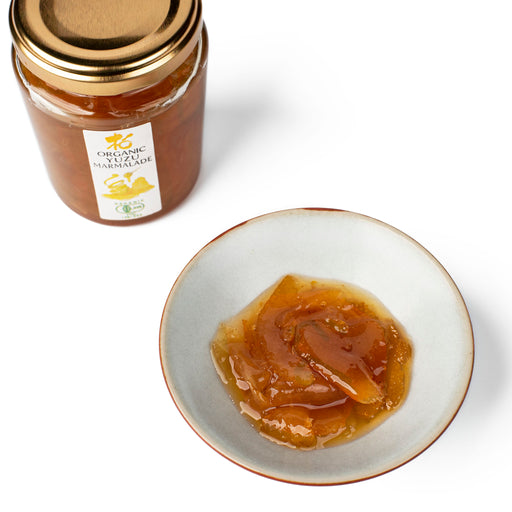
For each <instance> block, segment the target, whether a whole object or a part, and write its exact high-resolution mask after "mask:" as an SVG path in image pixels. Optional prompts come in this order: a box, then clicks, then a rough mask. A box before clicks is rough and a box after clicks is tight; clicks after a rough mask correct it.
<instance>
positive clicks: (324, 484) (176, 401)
mask: <svg viewBox="0 0 512 512" xmlns="http://www.w3.org/2000/svg"><path fill="white" fill-rule="evenodd" d="M304 211H306V212H308V211H317V212H324V213H329V212H331V213H336V214H350V215H354V216H356V217H359V218H363V219H365V220H368V221H370V222H373V223H377V224H380V225H381V226H383V227H385V228H387V229H390V230H391V231H394V232H395V233H396V234H398V235H399V236H401V237H404V238H406V239H407V240H409V241H410V242H412V243H413V244H414V245H415V246H416V247H417V248H419V249H420V250H421V251H422V252H423V253H424V254H425V255H426V256H428V257H429V258H430V259H431V260H432V262H433V263H434V264H435V265H436V266H437V267H438V268H439V270H441V272H442V273H444V274H445V277H446V278H447V280H448V282H449V283H450V285H451V286H452V287H453V289H454V290H455V292H456V294H457V295H458V299H459V300H460V304H461V305H462V306H463V308H464V312H465V316H466V318H467V321H468V325H469V331H468V334H469V337H468V339H469V340H470V342H471V343H470V346H471V365H470V368H469V373H468V377H467V383H466V385H465V390H464V393H463V394H462V396H461V398H460V401H459V403H458V405H457V407H455V408H454V410H453V413H452V415H451V416H450V417H449V419H448V420H447V421H446V423H445V425H444V427H443V428H442V429H441V430H440V431H439V433H438V434H437V435H436V436H435V437H433V438H432V439H431V440H430V441H429V442H428V443H427V444H426V445H425V446H424V447H423V448H422V449H420V450H418V451H417V452H416V453H414V454H413V455H411V456H409V457H408V458H406V459H405V460H403V461H402V462H400V463H397V464H395V465H393V466H392V467H390V468H387V469H385V470H381V471H376V472H370V473H369V474H368V475H366V476H364V477H360V478H354V479H341V480H339V481H332V482H331V481H330V482H309V481H300V480H299V479H297V480H290V479H287V478H283V477H279V476H276V475H273V474H269V473H265V472H263V471H258V470H256V469H254V468H252V467H250V466H249V465H244V464H243V463H242V462H240V461H237V460H235V459H234V458H232V457H230V456H229V455H227V454H226V453H224V452H223V451H222V449H220V448H218V447H216V446H215V445H214V444H213V443H211V442H209V441H208V440H207V439H206V438H205V437H204V436H203V435H202V434H201V432H200V431H199V429H198V428H196V427H195V426H194V424H193V422H192V421H191V420H189V418H188V417H187V415H186V413H185V412H184V411H183V410H182V407H180V400H179V399H178V397H177V396H176V394H175V392H174V390H173V386H172V385H171V384H170V382H169V380H170V379H169V378H168V376H167V374H166V370H165V366H164V357H163V341H164V336H163V330H164V329H163V326H164V322H165V317H166V313H167V309H168V305H169V304H170V301H171V300H172V298H173V296H174V293H175V291H176V289H177V287H178V285H179V283H180V281H181V279H182V278H183V276H184V275H185V274H186V273H187V272H188V270H189V268H190V267H191V266H192V263H193V262H195V261H196V260H197V259H198V258H199V257H200V256H201V254H202V253H203V252H204V251H206V250H207V248H208V247H209V246H210V245H212V244H214V243H215V242H216V241H218V240H219V239H221V238H223V237H224V236H225V235H227V234H228V233H230V232H232V231H234V230H237V229H240V228H242V227H243V226H245V225H246V224H249V223H252V222H255V221H258V220H261V219H263V218H265V217H270V216H277V215H284V214H294V213H300V212H304ZM159 356H160V366H161V370H162V374H163V377H164V380H165V384H166V386H167V389H168V391H169V394H170V395H171V399H172V401H173V402H174V405H175V406H176V408H177V409H178V412H179V413H180V415H181V416H182V418H183V419H184V420H185V422H186V423H187V424H188V426H189V427H190V428H191V429H192V430H193V431H194V432H195V433H196V435H197V436H199V438H200V439H201V440H202V441H203V442H205V443H206V444H207V445H208V446H209V447H210V448H211V449H212V450H214V451H215V452H217V453H218V454H219V455H221V456H222V457H224V458H225V459H227V460H229V461H230V462H232V463H233V464H236V465H237V466H239V467H241V468H243V469H245V470H247V471H249V472H251V473H254V474H256V475H259V476H262V477H265V478H269V479H271V480H275V481H278V482H283V483H288V484H294V485H304V486H312V487H327V486H334V485H347V484H353V483H357V482H363V481H366V480H370V479H373V478H376V477H378V476H382V475H385V474H387V473H390V472H391V471H394V470H396V469H398V468H400V467H402V466H404V465H406V464H408V463H409V462H411V461H412V460H414V459H416V457H418V456H420V455H421V454H422V453H424V452H425V451H426V450H428V449H429V448H430V447H431V446H432V445H433V444H434V443H435V442H436V441H437V440H438V439H439V438H440V437H441V436H442V435H443V434H444V433H445V432H446V430H447V429H448V427H449V426H450V425H451V424H452V422H453V420H454V419H455V417H456V416H457V414H458V413H459V411H460V409H461V407H462V404H463V403H464V401H465V399H466V397H467V394H468V391H469V388H470V385H471V381H472V377H473V371H474V366H475V336H474V330H473V325H472V322H471V316H470V314H469V310H468V308H467V305H466V302H465V300H464V297H463V296H462V293H461V292H460V290H459V288H458V286H457V284H456V283H455V281H454V280H453V278H452V277H451V275H450V274H449V272H448V271H447V270H446V268H445V267H444V266H443V265H442V264H441V263H440V262H439V260H438V259H437V258H436V257H435V256H434V255H433V254H432V253H431V252H430V251H428V250H427V249H426V248H425V247H424V246H423V245H421V244H420V243H419V242H417V241H416V240H415V239H414V238H412V237H411V236H409V235H408V234H406V233H404V232H403V231H401V230H400V229H398V228H396V227H394V226H392V225H390V224H388V223H386V222H384V221H381V220H379V219H376V218H374V217H371V216H369V215H365V214H361V213H357V212H354V211H350V210H343V209H336V208H328V207H299V208H289V209H282V210H275V211H272V212H268V213H263V214H261V215H257V216H254V217H251V218H249V219H247V220H244V221H242V222H240V223H238V224H235V225H234V226H232V227H230V228H228V229H226V230H225V231H223V232H221V233H220V234H219V235H217V236H216V237H214V238H213V239H211V240H210V241H209V242H208V243H206V244H205V245H204V246H203V247H201V248H200V249H199V250H198V251H197V252H196V253H195V254H194V255H193V256H192V258H190V260H189V261H188V263H187V264H186V265H185V266H184V267H183V269H182V270H181V271H180V273H179V274H178V276H177V277H176V279H175V281H174V283H173V285H172V287H171V289H170V291H169V294H168V296H167V299H166V301H165V304H164V308H163V311H162V315H161V319H160V330H159Z"/></svg>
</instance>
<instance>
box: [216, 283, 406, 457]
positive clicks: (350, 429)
mask: <svg viewBox="0 0 512 512" xmlns="http://www.w3.org/2000/svg"><path fill="white" fill-rule="evenodd" d="M211 354H212V359H213V362H214V364H215V368H216V370H217V373H218V374H219V377H220V378H221V380H222V382H223V383H224V384H225V386H226V388H227V390H228V393H229V395H230V396H231V398H232V400H233V401H234V402H235V404H236V405H237V406H238V407H239V409H240V411H241V413H243V414H244V416H245V417H246V418H248V420H249V421H250V422H251V423H252V424H253V425H254V426H255V428H256V429H257V430H258V431H259V433H260V434H262V435H263V436H264V437H266V438H268V439H270V440H271V441H274V442H276V443H278V444H282V445H286V446H289V447H291V448H299V449H303V450H308V449H315V448H323V447H327V446H331V445H334V444H338V443H342V442H346V441H349V440H352V439H355V438H356V437H359V436H361V435H362V434H364V433H366V432H368V431H369V430H370V429H372V428H374V427H375V426H377V425H378V424H379V423H381V422H382V421H383V420H384V419H385V418H386V417H387V416H388V415H389V414H390V413H392V412H393V411H395V410H396V409H397V408H398V407H399V406H400V405H401V404H402V403H403V401H404V399H405V397H406V394H407V390H408V387H409V382H410V373H411V363H412V346H411V343H410V341H409V339H408V338H407V335H406V333H405V332H404V329H403V328H402V327H401V326H400V325H399V323H398V322H397V321H396V320H395V319H394V318H393V317H392V316H391V314H390V313H389V312H388V311H387V310H386V308H385V307H384V306H383V305H382V304H381V303H380V302H379V301H378V300H377V299H376V298H375V297H373V296H372V295H370V294H369V293H367V292H364V291H363V290H361V289H359V288H356V287H354V286H351V285H348V284H345V283H340V282H335V281H325V280H323V281H322V280H316V279H311V278H305V277H299V276H294V275H287V276H285V277H284V278H282V279H281V280H280V281H279V282H278V283H276V284H275V285H274V286H272V287H271V288H270V289H269V290H267V291H266V292H264V293H263V294H262V295H261V296H260V297H258V298H257V299H255V300H254V301H253V302H252V303H251V304H250V305H249V306H248V307H246V308H245V309H244V310H243V311H241V312H240V313H239V314H237V315H236V316H235V317H233V318H232V319H230V320H229V321H226V322H223V323H222V324H221V325H220V326H219V328H218V331H217V333H216V335H215V337H214V339H213V341H212V344H211Z"/></svg>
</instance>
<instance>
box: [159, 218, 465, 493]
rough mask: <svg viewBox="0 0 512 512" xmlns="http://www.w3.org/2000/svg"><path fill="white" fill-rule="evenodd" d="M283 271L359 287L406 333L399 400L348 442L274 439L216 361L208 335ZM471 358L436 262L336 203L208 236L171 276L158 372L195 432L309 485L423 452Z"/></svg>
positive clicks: (280, 476)
mask: <svg viewBox="0 0 512 512" xmlns="http://www.w3.org/2000/svg"><path fill="white" fill-rule="evenodd" d="M289 273H292V274H301V275H306V276H311V277H316V278H325V279H337V280H340V281H345V282H349V283H352V284H355V285H357V286H359V287H361V288H364V289H366V290H367V291H369V292H371V293H372V294H373V295H375V296H376V297H377V298H379V299H380V300H381V302H383V303H384V305H385V306H386V307H387V308H388V309H389V310H390V312H391V314H392V315H393V316H394V317H395V318H396V319H398V321H399V322H400V323H401V324H402V325H403V327H404V328H405V329H406V331H407V333H408V334H409V336H410V338H411V340H412V344H413V348H414V360H413V366H412V379H411V385H410V389H409V394H408V396H407V398H406V400H405V402H404V403H403V405H402V406H401V407H400V408H399V409H398V410H397V411H396V412H395V413H394V414H393V415H391V416H390V417H389V418H387V419H386V420H385V421H384V422H383V423H382V424H380V425H379V426H378V427H376V428H375V429H374V430H372V431H371V432H369V433H368V434H366V435H364V436H362V437H360V438H358V439H356V440H354V441H351V442H348V443H345V444H341V445H338V446H334V447H330V448H325V449H320V450H313V451H300V450H294V449H290V448H288V447H285V446H279V445H277V444H275V443H272V442H270V441H269V440H267V439H265V438H264V437H262V436H261V435H260V434H259V433H258V432H257V431H256V430H255V429H254V428H253V427H252V426H251V425H250V424H249V422H248V421H247V420H246V419H245V418H244V417H243V416H242V415H241V414H240V413H239V411H238V409H237V408H236V407H235V405H234V404H233V403H232V401H231V400H230V398H229V396H228V394H227V393H226V390H225V389H224V387H223V385H222V383H221V381H220V380H219V377H218V376H217V373H216V371H215V368H214V366H213V363H212V360H211V357H210V342H211V340H212V338H213V336H214V334H215V332H216V330H217V327H218V325H219V323H220V322H221V321H224V320H227V319H229V318H230V317H232V316H233V315H234V314H236V313H238V312H239V311H240V310H242V309H243V308H244V307H245V306H246V305H247V304H249V303H250V302H251V301H252V300H253V299H254V298H255V297H256V296H258V295H259V294H260V293H261V292H262V291H264V290H265V289H266V288H268V287H269V286H271V285H272V284H274V283H275V282H276V281H277V280H278V279H279V278H281V277H282V276H284V275H285V274H289ZM473 354H474V343H473V335H472V328H471V322H470V318H469V315H468V312H467V309H466V306H465V304H464V301H463V299H462V297H461V294H460V293H459V291H458V289H457V287H456V285H455V284H454V282H453V281H452V279H451V278H450V276H449V275H448V273H447V272H446V271H445V270H444V268H443V267H442V266H441V265H440V264H439V262H438V261H437V260H436V259H435V258H434V257H433V256H432V255H431V254H430V253H429V252H427V251H426V250H425V249H424V248H423V247H422V246H421V245H419V244H418V243H417V242H415V241H414V240H412V239H411V238H410V237H408V236H407V235H405V234H404V233H402V232H400V231H399V230H397V229H395V228H393V227H391V226H389V225H387V224H384V223H383V222H380V221H378V220H375V219H373V218H369V217H366V216H364V215H360V214H357V213H352V212H347V211H337V210H323V209H295V210H285V211H281V212H276V213H271V214H268V215H263V216H261V217H258V218H255V219H252V220H249V221H247V222H245V223H243V224H241V225H238V226H236V227H234V228H232V229H230V230H229V231H227V232H225V233H223V234H222V235H220V236H219V237H217V238H215V239H214V240H213V241H212V242H210V243H209V244H208V245H206V246H205V247H204V248H203V249H202V250H201V251H200V252H199V253H198V254H197V255H196V256H195V257H194V258H193V259H192V260H191V261H190V263H189V264H188V265H187V266H186V267H185V269H184V270H183V272H182V273H181V275H180V276H179V277H178V279H177V281H176V283H175V284H174V286H173V288H172V290H171V292H170V294H169V297H168V300H167V302H166V304H165V309H164V312H163V317H162V323H161V331H160V356H161V363H162V369H163V373H164V377H165V380H166V382H167V386H168V388H169V391H170V393H171V396H172V398H173V400H174V402H175V404H176V406H177V407H178V409H179V411H180V412H181V414H182V415H183V417H184V418H185V420H186V421H187V422H188V424H189V425H190V426H191V427H192V429H193V430H194V431H195V432H196V433H197V434H198V435H199V436H200V437H201V438H202V439H203V440H204V441H205V442H206V443H208V444H209V445H210V446H211V447H212V448H213V449H215V450H216V451H217V452H219V453H220V454H222V455H223V456H225V457H227V458H228V459H229V460H231V461H232V462H234V463H236V464H238V465H240V466H242V467H243V468H246V469H248V470H250V471H253V472H255V473H258V474H260V475H264V476H267V477H270V478H273V479H277V480H282V481H286V482H292V483H300V484H311V485H327V484H340V483H348V482H354V481H358V480H363V479H366V478H370V477H374V476H377V475H380V474H382V473H385V472H387V471H390V470H392V469H395V468H397V467H399V466H401V465H403V464H404V463H406V462H408V461H410V460H411V459H413V458H414V457H416V456H417V455H418V454H420V453H421V452H422V451H424V450H425V449H426V448H428V447H429V446H430V445H431V444H432V443H433V442H434V441H435V440H436V439H437V438H438V437H439V436H440V435H441V434H442V433H443V431H444V430H445V429H446V428H447V426H448V425H449V424H450V422H451V421H452V419H453V418H454V416H455V415H456V414H457V412H458V410H459V408H460V406H461V404H462V402H463V400H464V397H465V395H466V392H467V389H468V386H469V382H470V379H471V373H472V368H473V357H474V356H473Z"/></svg>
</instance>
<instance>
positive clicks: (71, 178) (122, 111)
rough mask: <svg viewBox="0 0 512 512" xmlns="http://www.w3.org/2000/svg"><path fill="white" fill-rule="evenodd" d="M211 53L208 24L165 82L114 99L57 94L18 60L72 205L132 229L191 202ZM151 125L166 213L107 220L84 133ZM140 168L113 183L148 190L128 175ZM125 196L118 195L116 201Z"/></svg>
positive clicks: (121, 173) (41, 135)
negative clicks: (185, 201) (101, 204)
mask: <svg viewBox="0 0 512 512" xmlns="http://www.w3.org/2000/svg"><path fill="white" fill-rule="evenodd" d="M207 56H208V38H207V33H206V29H205V28H204V27H203V31H202V36H201V39H200V43H198V44H197V45H196V47H195V48H194V50H193V51H192V52H191V54H190V55H189V56H188V57H187V59H186V60H185V61H184V62H183V63H182V64H181V65H180V66H179V67H178V68H177V69H176V70H174V71H173V72H172V73H171V74H170V75H169V76H167V77H166V78H165V79H163V80H161V81H159V82H158V83H156V84H153V85H151V86H148V87H145V88H142V89H137V90H135V91H129V92H125V93H121V94H118V95H115V96H94V95H85V94H78V93H72V92H67V91H63V90H59V89H57V88H56V87H54V86H52V85H51V84H49V83H47V82H45V81H44V80H42V79H40V78H39V77H37V76H36V75H35V74H33V73H32V72H31V71H29V70H28V69H27V68H26V67H25V66H24V65H23V64H22V63H21V61H19V60H18V59H17V58H16V56H15V55H14V63H13V65H14V69H15V71H16V75H17V78H18V82H19V85H20V87H21V90H22V92H23V97H24V100H25V103H26V107H27V110H28V113H29V115H30V118H31V121H32V124H33V127H34V130H35V133H36V135H37V139H38V141H39V145H40V149H41V152H42V155H43V158H44V161H45V163H46V167H47V170H48V174H49V177H50V180H51V182H52V184H53V187H54V189H55V190H56V192H57V194H58V195H59V197H60V198H61V199H62V201H63V202H64V203H65V204H66V205H67V206H68V207H69V208H71V209H72V210H73V211H75V212H76V213H78V214H80V215H82V216H83V217H85V218H87V219H90V220H93V221H95V222H99V223H102V224H112V225H129V224H134V223H138V222H144V221H146V220H148V219H150V218H155V217H157V216H159V215H162V214H164V213H167V212H169V211H171V210H172V209H174V208H175V207H176V206H178V204H180V203H181V202H182V201H183V200H184V199H185V198H186V197H187V195H188V194H189V193H190V191H191V190H192V188H193V186H194V184H195V182H196V180H197V178H198V175H199V170H200V165H201V148H202V137H203V118H204V101H205V90H206V67H207ZM149 122H150V123H151V129H152V137H153V142H154V152H155V161H156V164H155V165H156V169H157V172H158V182H159V189H160V199H161V210H160V211H158V212H157V213H154V214H152V215H151V216H147V217H140V218H138V217H134V218H133V219H132V218H130V219H128V220H126V219H121V218H120V220H111V219H106V218H103V217H101V215H100V212H99V209H98V203H97V198H96V192H95V188H94V184H93V178H92V174H91V166H90V163H89V160H88V156H87V151H86V146H85V141H84V130H94V131H99V132H106V133H105V135H111V134H115V133H116V132H117V131H119V130H123V129H128V128H132V127H137V126H140V125H143V124H144V123H149ZM107 132H108V133H107ZM110 132H111V133H110ZM105 140H106V139H105ZM121 149H123V148H122V146H121ZM129 158H131V157H130V155H128V152H127V151H118V152H114V153H113V155H112V159H115V161H116V162H125V161H126V160H127V159H129ZM116 165H124V164H116ZM135 169H136V168H129V169H120V170H116V169H114V170H112V172H111V174H112V179H113V178H117V179H118V180H119V181H121V180H124V182H128V183H129V185H130V188H131V189H132V190H131V193H132V194H134V193H137V195H139V194H143V192H144V190H141V189H140V187H139V188H138V189H137V190H135V189H134V187H133V185H132V183H130V179H129V176H128V175H127V174H126V171H127V170H128V171H133V170H135ZM105 197H107V196H105ZM119 198H121V196H119V194H117V195H116V196H115V197H112V201H114V200H117V199H119ZM121 199H123V200H125V199H127V198H126V196H124V197H122V198H121ZM129 199H130V198H128V199H127V201H126V202H129Z"/></svg>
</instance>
